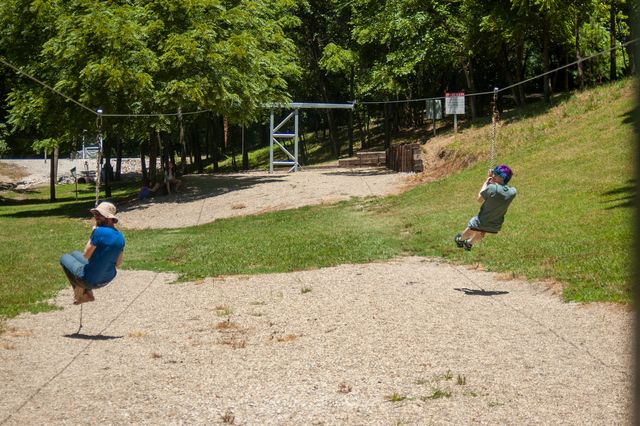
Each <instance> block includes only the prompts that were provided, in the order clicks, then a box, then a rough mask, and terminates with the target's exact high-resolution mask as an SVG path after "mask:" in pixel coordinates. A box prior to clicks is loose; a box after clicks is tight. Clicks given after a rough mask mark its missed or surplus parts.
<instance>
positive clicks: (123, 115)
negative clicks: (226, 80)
mask: <svg viewBox="0 0 640 426" xmlns="http://www.w3.org/2000/svg"><path fill="white" fill-rule="evenodd" d="M638 40H640V38H635V39H633V40H628V41H626V42H624V43H620V45H618V46H614V47H611V48H609V49H606V50H602V51H600V52H596V53H594V54H592V55H590V56H587V57H585V58H580V59H578V60H576V61H573V62H571V63H569V64H565V65H562V66H559V67H557V68H554V69H553V70H550V71H547V72H544V73H541V74H538V75H536V76H533V77H530V78H527V79H525V80H522V81H519V82H517V83H513V84H511V85H509V86H506V87H501V88H496V89H497V92H498V93H500V92H503V91H505V90H509V89H512V88H514V87H516V86H519V85H522V84H525V83H528V82H530V81H532V80H536V79H538V78H540V77H544V76H545V75H548V74H552V73H554V72H556V71H559V70H562V69H565V68H568V67H571V66H573V65H576V64H578V63H580V62H585V61H588V60H590V59H593V58H595V57H597V56H602V55H605V54H607V53H610V52H611V51H613V50H616V49H620V48H623V47H626V46H628V45H630V44H633V43H635V42H637V41H638ZM0 63H2V64H4V65H6V66H7V67H9V68H11V69H13V70H14V71H15V72H16V73H19V74H22V75H24V76H26V77H28V78H30V79H31V80H33V81H34V82H36V83H38V84H40V85H41V86H43V87H45V88H47V89H48V90H50V91H52V92H54V93H56V94H57V95H59V96H62V97H63V98H65V99H66V100H68V101H70V102H73V103H74V104H76V105H78V106H79V107H81V108H83V109H85V110H87V111H90V112H91V113H93V114H95V115H99V114H100V115H101V116H102V117H114V118H132V117H173V116H180V115H182V116H185V115H195V114H203V113H206V112H210V110H197V111H188V112H169V113H104V112H102V113H99V112H98V110H93V109H91V108H89V107H88V106H86V105H83V104H82V103H80V102H78V101H76V100H75V99H73V98H71V97H70V96H67V95H65V94H64V93H62V92H61V91H59V90H57V89H55V88H53V87H51V86H50V85H48V84H47V83H45V82H43V81H41V80H39V79H37V78H36V77H34V76H32V75H31V74H29V73H27V72H25V71H23V70H21V69H20V68H19V67H17V66H15V65H13V64H12V63H10V62H9V61H7V60H6V59H5V58H3V57H2V56H0ZM496 89H494V90H491V91H486V92H474V93H465V97H467V96H483V95H493V94H495V92H496ZM439 99H440V100H441V99H444V97H443V96H435V97H430V98H418V99H403V100H390V101H354V103H355V104H360V105H383V104H400V103H409V102H425V101H431V100H439Z"/></svg>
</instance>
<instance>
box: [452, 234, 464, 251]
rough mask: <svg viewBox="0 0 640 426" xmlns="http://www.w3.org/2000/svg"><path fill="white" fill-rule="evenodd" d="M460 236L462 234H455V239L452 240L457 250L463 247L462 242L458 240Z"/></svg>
mask: <svg viewBox="0 0 640 426" xmlns="http://www.w3.org/2000/svg"><path fill="white" fill-rule="evenodd" d="M461 236H462V234H457V235H456V237H455V238H454V240H455V242H456V245H457V246H458V248H462V247H464V242H463V241H462V240H461V239H460V237H461Z"/></svg>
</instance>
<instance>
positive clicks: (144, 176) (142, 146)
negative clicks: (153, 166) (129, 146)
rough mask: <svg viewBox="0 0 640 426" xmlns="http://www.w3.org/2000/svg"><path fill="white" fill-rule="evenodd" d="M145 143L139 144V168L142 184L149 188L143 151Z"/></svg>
mask: <svg viewBox="0 0 640 426" xmlns="http://www.w3.org/2000/svg"><path fill="white" fill-rule="evenodd" d="M144 146H145V143H144V142H143V143H141V144H140V167H141V168H142V184H143V185H144V186H146V187H149V174H148V173H147V164H146V158H145V157H146V155H145V154H146V153H145V149H144Z"/></svg>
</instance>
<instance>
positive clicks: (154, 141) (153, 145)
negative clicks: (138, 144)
mask: <svg viewBox="0 0 640 426" xmlns="http://www.w3.org/2000/svg"><path fill="white" fill-rule="evenodd" d="M157 133H158V131H157V130H151V132H150V133H149V181H150V182H149V183H150V186H154V185H155V184H156V174H157V170H156V168H157V167H156V166H157V161H158V159H157V158H158V138H157V136H156V135H157Z"/></svg>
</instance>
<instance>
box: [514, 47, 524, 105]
mask: <svg viewBox="0 0 640 426" xmlns="http://www.w3.org/2000/svg"><path fill="white" fill-rule="evenodd" d="M525 64H526V62H525V59H524V37H522V36H521V37H519V38H518V44H517V47H516V79H517V80H518V81H522V80H524V69H525ZM516 89H517V90H516V91H515V93H514V95H515V97H516V104H517V105H518V106H522V105H524V104H525V102H526V95H525V93H524V84H518V86H517V87H516Z"/></svg>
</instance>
